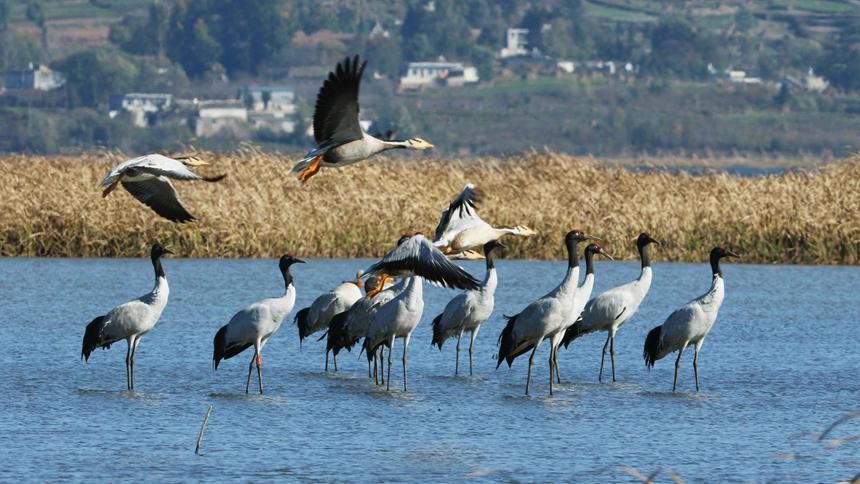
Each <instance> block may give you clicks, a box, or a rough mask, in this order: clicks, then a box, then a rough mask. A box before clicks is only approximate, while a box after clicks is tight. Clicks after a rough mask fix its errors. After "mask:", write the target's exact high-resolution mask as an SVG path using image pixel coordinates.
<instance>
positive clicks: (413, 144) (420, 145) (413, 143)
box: [406, 138, 433, 150]
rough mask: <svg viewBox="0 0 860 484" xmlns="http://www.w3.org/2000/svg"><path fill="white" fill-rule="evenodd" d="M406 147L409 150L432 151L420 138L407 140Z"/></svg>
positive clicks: (431, 147) (430, 146)
mask: <svg viewBox="0 0 860 484" xmlns="http://www.w3.org/2000/svg"><path fill="white" fill-rule="evenodd" d="M406 146H407V148H409V149H410V150H429V149H433V145H432V144H431V143H429V142H427V141H425V140H423V139H421V138H409V139H408V140H406Z"/></svg>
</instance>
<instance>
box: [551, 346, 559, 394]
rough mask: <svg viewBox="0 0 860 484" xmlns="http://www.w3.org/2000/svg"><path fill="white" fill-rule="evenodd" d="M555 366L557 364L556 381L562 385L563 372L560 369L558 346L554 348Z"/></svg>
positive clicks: (553, 358)
mask: <svg viewBox="0 0 860 484" xmlns="http://www.w3.org/2000/svg"><path fill="white" fill-rule="evenodd" d="M552 360H553V366H555V382H556V383H558V384H559V385H561V373H559V371H558V348H555V349H554V350H553V357H552Z"/></svg>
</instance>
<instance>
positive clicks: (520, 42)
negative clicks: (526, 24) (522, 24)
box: [499, 29, 529, 59]
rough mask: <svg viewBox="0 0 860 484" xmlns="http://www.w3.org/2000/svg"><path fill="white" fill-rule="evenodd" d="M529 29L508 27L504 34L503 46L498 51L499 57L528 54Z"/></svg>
mask: <svg viewBox="0 0 860 484" xmlns="http://www.w3.org/2000/svg"><path fill="white" fill-rule="evenodd" d="M528 38H529V29H508V30H507V32H506V34H505V46H504V47H502V50H500V51H499V57H500V58H502V59H506V58H508V57H516V56H518V55H526V54H528V50H527V49H526V46H527V45H528Z"/></svg>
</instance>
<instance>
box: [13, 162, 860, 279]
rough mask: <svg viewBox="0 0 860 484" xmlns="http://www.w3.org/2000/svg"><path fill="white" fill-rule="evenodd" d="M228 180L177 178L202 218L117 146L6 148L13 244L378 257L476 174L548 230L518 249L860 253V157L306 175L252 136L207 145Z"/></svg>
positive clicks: (500, 219) (428, 230)
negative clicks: (163, 207) (159, 192)
mask: <svg viewBox="0 0 860 484" xmlns="http://www.w3.org/2000/svg"><path fill="white" fill-rule="evenodd" d="M205 158H206V159H208V160H209V161H210V162H211V163H212V164H213V166H212V167H205V168H207V169H206V172H207V173H210V174H213V173H216V172H227V173H229V176H228V177H227V179H226V180H225V181H223V182H221V183H220V184H207V183H179V184H178V185H179V186H178V190H179V191H180V193H181V195H182V198H183V201H184V202H185V203H186V205H187V206H188V207H189V209H190V211H191V212H192V213H193V214H195V215H196V216H198V218H199V221H198V222H196V223H191V224H184V225H178V224H173V223H170V222H167V221H164V220H162V219H160V218H158V217H157V216H155V215H154V214H153V213H152V212H151V211H150V210H149V209H148V208H147V207H145V206H143V205H141V204H140V203H138V202H137V201H136V200H134V199H132V198H131V196H129V195H128V194H127V193H125V192H124V191H123V190H117V191H116V192H114V194H112V195H111V196H110V197H108V198H107V199H102V198H101V193H100V190H99V189H98V188H97V185H98V183H99V181H100V180H101V178H102V177H103V176H104V174H105V173H106V172H107V171H108V169H109V168H110V167H111V166H112V165H114V164H115V163H117V162H119V161H121V158H120V157H119V156H116V155H104V154H92V155H86V156H79V157H50V158H44V157H33V156H9V157H6V158H2V159H0V186H2V188H0V190H2V196H0V214H2V220H0V255H6V256H73V257H90V256H107V257H113V256H139V255H142V254H145V253H146V250H147V247H148V244H149V243H150V241H152V240H154V239H158V240H161V241H162V242H163V243H165V244H169V245H170V246H172V247H173V248H175V249H178V252H179V253H180V254H181V255H183V256H187V257H273V256H277V255H279V254H281V253H282V252H284V251H287V250H290V251H292V252H295V253H296V254H299V255H301V256H302V257H357V256H378V255H380V254H382V253H384V252H385V250H386V249H388V248H390V247H391V245H392V244H393V242H394V241H395V240H396V239H397V237H398V236H399V235H400V234H401V233H404V232H410V231H423V232H424V233H425V234H432V231H433V228H434V226H435V223H436V222H437V220H438V216H439V212H440V211H441V209H442V208H443V207H444V206H445V205H446V204H447V203H448V202H449V201H450V199H451V198H452V197H453V196H454V195H455V194H457V193H458V192H459V191H460V189H461V188H462V187H463V185H464V184H465V183H466V182H467V181H471V182H474V183H476V184H477V185H479V186H480V187H481V188H483V189H484V190H485V192H486V193H487V198H486V200H485V202H484V204H483V206H482V207H481V215H482V216H483V217H484V218H485V219H486V220H488V221H490V222H492V223H494V224H496V225H516V224H525V225H528V226H530V227H533V228H535V229H536V230H538V231H539V232H540V235H538V236H535V237H532V238H528V239H518V240H511V241H510V242H511V243H510V244H509V245H510V247H511V249H510V250H509V256H511V257H519V258H547V259H550V258H559V257H562V256H563V255H564V252H563V247H562V243H561V240H562V235H563V234H564V232H565V231H566V230H568V229H571V228H582V229H584V230H587V231H588V232H591V233H594V234H597V235H599V236H601V237H602V238H603V239H604V241H605V243H604V245H605V247H607V249H608V250H609V251H610V252H611V253H613V254H614V255H616V256H620V257H623V258H632V257H635V252H634V247H633V244H632V239H633V237H634V236H635V235H637V234H638V233H639V232H640V231H642V230H648V231H650V232H652V234H653V235H654V236H655V237H657V238H659V239H661V240H663V241H664V242H665V245H664V246H663V247H662V248H660V249H658V251H657V253H656V255H655V257H656V258H657V259H658V260H674V261H701V260H703V259H704V258H705V257H706V254H707V250H708V249H709V248H710V247H711V246H713V245H715V244H725V245H726V246H729V247H732V248H735V249H737V250H739V251H740V252H742V253H743V255H744V259H745V260H746V261H751V262H793V263H843V264H857V263H858V262H860V220H858V210H857V209H858V207H860V158H855V159H852V160H846V161H844V162H842V163H839V164H836V165H833V166H829V167H827V168H823V169H821V170H819V171H811V172H804V173H787V174H784V175H778V176H769V177H759V178H743V177H739V176H730V175H724V174H713V175H708V176H689V175H684V174H667V173H630V172H627V171H625V170H623V169H615V168H613V169H606V168H601V167H599V166H598V165H597V164H596V163H594V162H591V161H581V160H578V159H575V158H572V157H568V156H562V155H555V154H551V153H536V154H530V155H525V156H520V157H511V158H504V159H492V158H487V159H483V160H478V161H472V162H468V163H465V162H464V163H461V162H458V161H445V160H435V159H430V158H420V157H417V158H409V159H379V160H375V161H371V162H366V163H361V164H358V165H355V166H351V167H347V168H344V169H341V170H324V171H323V172H322V173H321V174H320V175H318V176H317V177H315V178H314V179H312V180H311V181H310V182H309V183H308V184H307V185H306V186H301V185H300V184H299V183H298V182H297V181H296V180H295V178H293V177H292V176H289V174H288V172H289V168H290V167H291V165H292V163H291V162H292V160H289V159H285V158H284V157H280V156H277V155H271V154H265V153H261V152H259V151H257V150H255V149H253V148H243V149H242V150H240V151H237V152H235V153H231V154H223V155H222V154H211V153H206V154H205Z"/></svg>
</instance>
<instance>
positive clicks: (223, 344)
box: [212, 325, 227, 370]
mask: <svg viewBox="0 0 860 484" xmlns="http://www.w3.org/2000/svg"><path fill="white" fill-rule="evenodd" d="M212 346H213V347H214V350H213V351H212V362H213V363H214V365H215V369H216V370H217V369H218V363H221V360H223V359H224V353H225V351H226V350H227V325H224V326H222V327H221V329H219V330H218V332H217V333H215V339H214V340H213V341H212Z"/></svg>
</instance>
